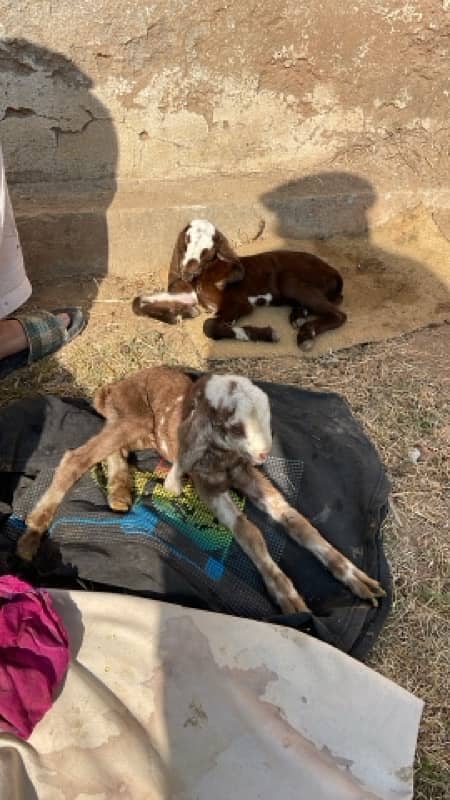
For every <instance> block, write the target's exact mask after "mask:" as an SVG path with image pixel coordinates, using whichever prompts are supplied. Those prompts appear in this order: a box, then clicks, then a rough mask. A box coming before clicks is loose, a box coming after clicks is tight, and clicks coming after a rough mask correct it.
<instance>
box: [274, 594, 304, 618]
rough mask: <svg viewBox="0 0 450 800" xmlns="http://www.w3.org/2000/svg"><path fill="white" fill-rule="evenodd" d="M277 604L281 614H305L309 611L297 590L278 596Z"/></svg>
mask: <svg viewBox="0 0 450 800" xmlns="http://www.w3.org/2000/svg"><path fill="white" fill-rule="evenodd" d="M278 604H279V606H280V608H281V610H282V612H283V614H305V613H310V611H309V608H308V606H307V605H306V603H305V601H304V600H303V597H301V595H299V594H298V592H295V591H294V592H291V593H290V594H289V595H285V596H284V597H283V598H281V597H280V598H279V600H278Z"/></svg>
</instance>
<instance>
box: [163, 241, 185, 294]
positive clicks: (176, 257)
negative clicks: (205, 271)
mask: <svg viewBox="0 0 450 800" xmlns="http://www.w3.org/2000/svg"><path fill="white" fill-rule="evenodd" d="M188 228H189V225H186V226H185V227H184V228H183V230H182V231H180V233H179V234H178V236H177V239H176V242H175V247H174V249H173V253H172V259H171V261H170V267H169V277H168V287H167V288H168V289H169V291H170V287H171V286H172V284H173V283H175V281H177V280H178V279H179V278H180V277H181V261H182V259H183V256H184V253H185V251H186V231H187V229H188Z"/></svg>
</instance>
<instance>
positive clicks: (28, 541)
mask: <svg viewBox="0 0 450 800" xmlns="http://www.w3.org/2000/svg"><path fill="white" fill-rule="evenodd" d="M41 539H42V534H40V533H38V531H33V530H27V531H25V533H23V534H22V536H21V537H20V539H19V541H18V542H17V546H16V553H17V555H18V556H19V558H21V559H22V561H32V560H33V558H34V557H35V555H36V553H37V551H38V550H39V545H40V544H41Z"/></svg>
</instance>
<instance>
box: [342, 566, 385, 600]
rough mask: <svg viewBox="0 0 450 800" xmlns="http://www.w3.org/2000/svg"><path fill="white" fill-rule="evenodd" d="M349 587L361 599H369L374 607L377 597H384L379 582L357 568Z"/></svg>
mask: <svg viewBox="0 0 450 800" xmlns="http://www.w3.org/2000/svg"><path fill="white" fill-rule="evenodd" d="M350 588H351V590H352V592H353V593H354V594H356V595H357V596H358V597H360V598H361V599H362V600H369V601H370V602H371V603H372V605H373V606H375V608H376V607H377V606H378V598H380V597H386V592H385V590H384V589H383V587H382V586H381V584H380V583H378V581H376V580H375V579H374V578H369V576H368V575H366V573H365V572H362V571H361V570H358V571H357V573H356V574H355V576H354V578H353V580H352V582H351V584H350Z"/></svg>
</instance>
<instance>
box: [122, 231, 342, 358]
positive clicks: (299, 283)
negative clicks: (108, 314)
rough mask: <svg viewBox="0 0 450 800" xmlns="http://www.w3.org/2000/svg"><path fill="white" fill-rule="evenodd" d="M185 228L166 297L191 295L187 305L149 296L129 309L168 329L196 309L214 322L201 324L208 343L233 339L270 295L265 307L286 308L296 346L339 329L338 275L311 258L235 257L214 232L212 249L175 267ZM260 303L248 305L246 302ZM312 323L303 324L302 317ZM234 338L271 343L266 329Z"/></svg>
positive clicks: (278, 254)
mask: <svg viewBox="0 0 450 800" xmlns="http://www.w3.org/2000/svg"><path fill="white" fill-rule="evenodd" d="M188 228H189V226H187V227H186V228H185V229H184V230H183V231H182V232H181V233H180V234H179V236H178V238H177V242H176V245H175V249H174V254H173V256H172V262H171V266H170V270H169V279H168V291H169V292H170V293H171V294H174V295H176V294H177V293H179V292H181V291H183V292H186V291H192V290H194V291H195V293H196V295H197V300H195V298H194V299H193V302H192V304H191V305H190V306H189V305H186V304H182V305H181V304H179V303H178V302H177V298H176V296H174V298H173V302H172V303H170V301H169V302H167V301H166V302H165V304H164V307H163V306H162V305H161V303H160V302H156V301H155V302H153V301H152V298H151V296H150V297H147V296H140V297H136V298H135V299H134V301H133V309H134V311H135V312H136V313H137V314H140V315H142V316H150V317H154V318H156V319H159V320H161V321H163V322H168V323H171V324H173V323H174V322H176V320H177V319H178V318H180V317H181V318H188V317H193V316H196V314H197V313H198V310H199V309H198V307H199V306H202V307H203V308H205V309H206V310H208V311H212V312H214V313H215V316H214V317H212V318H210V319H207V320H206V321H205V323H204V326H203V331H204V333H205V335H206V336H208V338H211V339H236V338H239V336H238V334H237V333H236V331H235V330H234V328H235V325H236V323H237V321H238V320H239V319H240V318H241V317H243V316H247V315H248V314H250V313H251V312H252V311H253V309H254V307H255V305H260V304H265V301H264V300H263V299H262V296H263V295H271V299H270V301H269V303H268V304H269V305H287V306H290V307H291V309H292V311H291V314H290V322H291V324H292V326H293V327H294V328H296V329H297V331H298V332H297V343H298V345H299V346H300V345H303V346H305V347H308V346H310V345H311V341H312V340H313V339H314V338H315V337H316V336H318V335H319V334H321V333H323V332H325V331H327V330H331V329H333V328H338V327H340V326H341V325H343V324H344V322H345V321H346V319H347V317H346V314H345V313H344V312H343V311H341V310H339V309H338V308H337V307H336V306H337V304H339V303H340V302H341V301H342V288H343V281H342V277H341V275H340V274H339V272H338V271H337V270H336V269H334V267H331V266H330V265H329V264H327V263H326V262H325V261H323V260H322V259H321V258H319V257H318V256H315V255H312V254H311V253H303V252H291V251H287V250H274V251H272V252H266V253H257V254H255V255H250V256H241V257H238V256H237V255H236V254H235V253H234V251H233V250H232V249H231V247H230V245H229V243H228V242H227V240H226V239H225V237H224V236H223V234H221V233H220V231H217V245H216V247H215V248H212V249H210V250H207V251H205V252H204V253H202V255H201V258H200V262H198V261H194V263H193V264H191V262H189V263H188V264H187V265H186V268H184V269H183V267H182V266H181V264H182V258H183V254H184V252H185V248H186V240H185V236H186V231H187V230H188ZM258 296H260V297H261V300H259V301H258V300H253V302H251V301H250V298H257V297H258ZM308 314H312V315H314V317H315V319H314V320H307V321H305V319H304V318H305V316H308ZM239 335H240V336H241V337H242V338H243V337H244V336H245V337H246V338H247V339H251V340H254V341H276V340H277V338H278V337H277V334H276V332H275V331H274V330H273V328H271V327H270V326H267V327H256V326H252V325H245V326H243V328H241V329H240V331H239Z"/></svg>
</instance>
